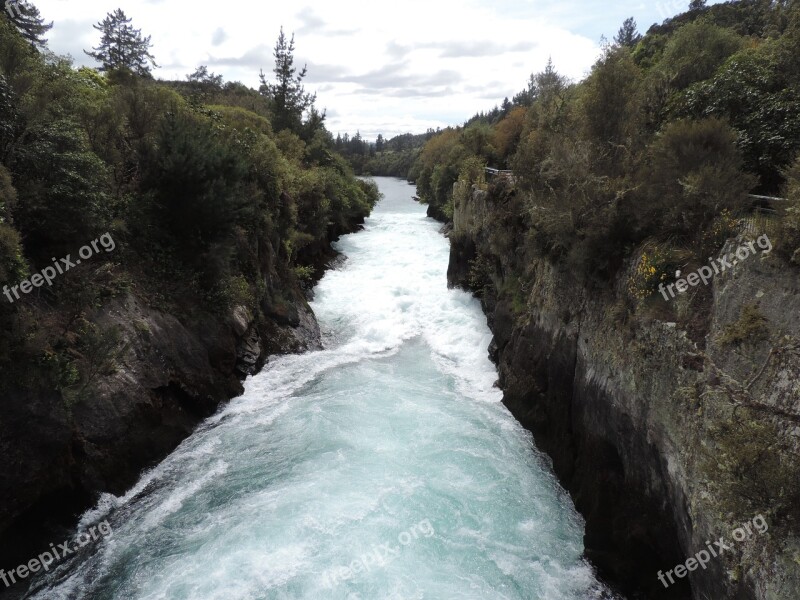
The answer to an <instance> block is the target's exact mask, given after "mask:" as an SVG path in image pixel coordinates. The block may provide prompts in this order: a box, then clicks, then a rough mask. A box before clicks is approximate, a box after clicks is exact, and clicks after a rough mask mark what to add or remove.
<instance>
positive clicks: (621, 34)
mask: <svg viewBox="0 0 800 600" xmlns="http://www.w3.org/2000/svg"><path fill="white" fill-rule="evenodd" d="M640 39H642V36H641V35H640V34H639V32H637V31H636V21H634V20H633V17H628V18H627V19H625V21H624V22H623V23H622V27H620V28H619V31H618V32H617V35H616V37H615V38H614V42H616V44H617V45H619V46H627V47H628V48H633V47H634V46H635V45H636V44H638V43H639V40H640Z"/></svg>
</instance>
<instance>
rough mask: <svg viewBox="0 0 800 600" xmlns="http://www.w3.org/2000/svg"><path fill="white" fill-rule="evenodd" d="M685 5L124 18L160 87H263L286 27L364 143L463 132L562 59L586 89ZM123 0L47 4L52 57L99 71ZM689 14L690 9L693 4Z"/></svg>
mask: <svg viewBox="0 0 800 600" xmlns="http://www.w3.org/2000/svg"><path fill="white" fill-rule="evenodd" d="M674 1H675V0H664V2H662V3H661V4H654V5H652V6H651V5H644V6H643V5H641V4H638V3H635V2H631V1H630V0H622V2H619V3H614V4H609V3H608V2H606V1H605V0H565V1H559V0H466V1H464V0H436V1H435V2H433V1H431V0H407V1H405V2H403V3H397V2H390V1H388V0H373V2H369V3H366V2H362V1H360V0H342V1H340V2H336V3H331V2H328V1H325V2H323V1H322V0H307V2H305V3H304V4H303V5H302V6H301V8H300V9H298V5H297V4H293V5H291V4H290V3H277V2H263V1H255V0H243V1H240V2H236V3H228V4H224V3H223V4H220V3H213V2H209V3H198V2H191V1H189V0H128V1H127V2H125V4H124V6H123V9H124V10H125V11H126V13H127V15H128V16H129V17H132V18H133V24H134V26H136V27H139V28H141V29H142V31H143V33H144V34H145V35H151V36H152V40H153V53H154V54H155V56H156V60H157V62H158V63H159V64H160V65H162V67H161V68H159V69H158V70H156V72H155V75H156V77H160V78H165V79H167V78H169V79H183V78H184V77H185V75H186V74H187V73H191V72H192V71H194V69H195V68H196V67H197V66H198V65H200V64H207V65H208V66H209V68H210V69H211V70H213V71H215V72H217V73H220V74H222V75H223V76H224V77H225V79H226V81H236V80H238V81H242V82H243V83H245V84H247V85H251V86H254V87H255V86H257V85H258V72H259V69H261V68H263V69H264V71H265V72H267V73H269V72H270V71H271V69H272V66H273V63H272V48H273V46H274V43H275V39H276V38H277V36H278V31H279V28H280V26H281V24H283V26H284V29H285V31H286V32H287V34H291V32H296V37H295V44H296V59H297V62H298V63H299V65H298V66H302V65H303V63H308V65H309V72H308V79H307V82H308V85H307V87H308V88H309V89H310V90H317V91H318V92H319V93H318V98H317V103H318V105H319V107H320V108H325V107H327V108H328V109H330V111H329V117H328V127H329V129H330V130H331V131H333V133H334V134H336V132H339V131H341V132H345V131H349V132H351V133H352V132H355V131H356V130H360V131H361V133H362V135H364V136H365V137H374V136H375V135H377V134H378V133H383V134H384V135H387V136H391V135H394V134H397V133H402V132H407V131H411V132H419V131H424V130H426V129H427V128H428V127H434V128H435V127H437V126H442V127H444V126H446V125H450V124H459V123H462V122H463V121H464V120H465V119H467V118H469V117H470V116H471V115H472V114H474V113H475V112H477V111H479V110H486V109H489V108H491V107H492V106H493V105H494V104H495V103H496V102H500V101H501V100H502V99H503V97H504V96H510V95H513V94H514V93H515V92H517V91H519V90H520V89H522V88H523V87H524V85H525V82H526V81H527V80H528V76H529V75H530V73H531V72H533V71H538V70H541V69H542V68H544V66H545V64H546V63H547V59H548V58H549V57H552V59H553V62H554V64H555V66H556V68H557V69H558V70H559V71H560V72H561V73H563V74H565V75H567V76H569V77H571V78H572V79H576V80H577V79H581V78H582V77H583V76H584V75H585V74H586V72H587V71H588V69H589V68H590V66H591V65H592V63H593V62H594V60H595V58H596V57H597V55H598V52H599V40H600V36H601V35H602V34H605V35H606V37H608V38H611V37H613V35H614V34H615V33H616V31H617V29H618V27H619V25H620V24H621V23H622V21H623V20H624V19H625V18H626V17H628V16H631V15H633V16H634V17H635V18H636V19H637V21H639V22H640V23H646V24H647V25H646V26H644V27H641V28H640V29H642V30H644V29H647V26H649V23H650V22H654V21H660V20H662V18H663V17H662V15H661V13H663V12H664V11H665V10H669V11H670V12H674V10H672V4H671V3H674ZM117 2H118V0H114V1H113V2H111V1H110V0H69V1H66V0H38V1H37V2H36V3H37V5H38V6H39V8H40V10H41V11H42V13H43V15H44V16H45V18H47V19H48V20H50V19H52V20H54V21H55V26H54V28H53V30H52V32H51V34H50V46H51V49H53V50H54V51H56V52H58V53H69V54H71V55H72V56H73V57H74V58H75V60H76V62H77V63H78V64H87V65H93V64H94V63H93V61H92V59H91V58H89V57H88V56H85V55H84V54H83V52H82V50H83V49H84V48H87V49H88V48H90V47H91V46H92V45H96V44H97V41H98V40H99V33H98V32H97V31H95V30H94V29H92V27H91V24H92V23H96V22H98V21H100V20H101V19H102V18H103V17H104V16H105V14H106V13H107V12H110V11H112V10H114V9H116V8H117V7H118V4H117ZM686 3H687V4H688V0H687V2H686Z"/></svg>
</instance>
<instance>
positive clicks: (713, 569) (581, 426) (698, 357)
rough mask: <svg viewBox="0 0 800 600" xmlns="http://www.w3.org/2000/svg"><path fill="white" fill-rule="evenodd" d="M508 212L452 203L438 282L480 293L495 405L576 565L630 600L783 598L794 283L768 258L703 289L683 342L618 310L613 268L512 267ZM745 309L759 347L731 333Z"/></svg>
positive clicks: (792, 453) (792, 557)
mask: <svg viewBox="0 0 800 600" xmlns="http://www.w3.org/2000/svg"><path fill="white" fill-rule="evenodd" d="M519 202H521V199H520V197H519V196H515V194H514V193H513V192H512V193H511V194H509V193H508V190H505V192H502V193H501V191H500V190H498V189H495V188H494V187H493V186H490V188H489V192H488V193H487V192H484V191H479V190H476V191H473V193H472V194H470V195H468V197H467V199H466V201H465V202H460V203H456V205H455V210H454V215H453V231H452V233H450V235H449V237H450V242H451V255H450V266H449V269H448V281H449V283H450V284H451V285H456V286H462V287H466V288H468V289H471V290H473V291H475V292H476V293H478V294H479V295H480V297H481V303H482V306H483V308H484V311H485V313H486V315H487V319H488V322H489V325H490V327H491V329H492V332H493V334H494V338H493V341H492V343H491V346H490V349H489V351H490V354H491V356H492V358H493V360H495V361H496V362H497V364H498V369H499V372H500V385H501V387H502V389H503V392H504V402H505V404H506V405H507V406H508V407H509V409H510V410H511V411H512V412H513V413H514V415H515V416H516V417H517V418H518V419H519V421H520V422H521V423H523V424H524V425H525V427H526V428H528V429H529V430H530V431H531V432H532V433H533V434H534V437H535V439H536V443H537V446H538V447H539V448H541V449H542V450H543V451H545V452H546V453H547V454H548V455H549V456H550V457H551V458H552V460H553V468H554V470H555V472H556V474H557V475H558V477H559V479H560V481H561V482H562V484H563V485H564V486H565V487H566V488H567V489H568V490H569V492H570V494H571V496H572V498H573V499H574V501H575V505H576V507H577V509H578V510H579V511H580V512H581V514H582V515H583V516H584V517H585V519H586V536H585V540H584V541H585V544H586V552H587V556H588V557H589V558H590V559H591V560H592V562H593V563H594V564H596V565H597V566H598V568H599V569H600V573H601V575H602V576H603V577H605V578H606V579H607V580H609V581H611V582H612V583H614V584H615V585H617V586H618V587H619V588H620V589H621V590H623V591H624V592H625V593H626V594H629V595H630V596H629V597H638V596H639V595H641V596H642V597H647V598H676V599H677V598H682V599H684V598H688V597H690V596H691V597H693V598H696V599H698V600H699V599H702V598H737V599H752V600H755V599H757V598H774V599H786V600H790V599H793V598H794V597H795V596H796V590H797V589H798V588H799V587H800V562H798V557H800V552H799V551H798V549H800V545H799V544H798V536H797V517H796V514H795V512H794V511H795V508H796V506H795V504H794V502H793V500H792V498H794V496H792V494H793V493H794V492H793V490H794V488H795V481H796V479H797V471H796V469H797V466H796V465H797V456H798V448H797V445H798V444H797V439H798V438H797V436H796V433H797V423H798V421H800V418H798V416H797V415H798V414H800V390H798V387H797V384H796V382H797V380H798V376H799V375H800V355H798V352H797V349H798V346H797V340H798V339H800V321H798V319H797V317H796V315H797V314H800V313H798V309H800V304H799V303H800V300H798V299H800V289H798V287H797V286H798V283H797V281H798V280H797V277H796V272H795V271H794V270H793V269H794V267H793V266H792V265H790V264H788V263H787V262H785V261H784V259H782V258H781V257H779V256H777V255H775V254H772V255H764V256H763V257H761V258H759V260H750V261H745V262H744V263H742V264H740V265H738V266H737V267H736V269H735V270H733V271H729V272H726V273H722V274H720V275H718V276H717V278H716V279H715V280H714V281H713V283H712V285H711V286H710V287H709V288H708V292H709V297H708V303H707V312H706V313H705V314H703V315H697V318H696V319H693V323H692V325H693V329H691V330H689V331H687V330H685V329H683V326H678V325H676V323H674V322H665V321H663V320H660V319H659V318H654V317H653V316H652V313H651V314H650V315H645V314H641V313H638V314H637V313H634V314H632V315H631V314H626V313H625V311H622V310H621V309H620V307H621V306H622V305H623V303H621V301H620V299H621V298H623V297H624V295H625V294H626V293H627V286H626V285H625V281H626V277H627V273H628V271H626V270H623V271H622V272H621V273H620V275H619V276H618V278H617V280H616V281H615V282H614V284H613V285H612V286H611V287H610V288H603V287H599V286H591V285H587V284H586V282H584V281H581V280H580V279H579V278H578V277H576V275H575V274H573V273H571V272H569V270H567V269H565V268H563V267H561V266H558V265H554V264H552V263H551V262H550V261H548V260H547V259H544V258H541V257H539V256H536V255H534V254H526V248H528V249H530V246H529V245H527V244H525V243H523V241H522V240H523V239H524V236H525V233H526V232H525V230H524V227H523V226H522V224H521V222H519V221H518V220H515V219H514V218H513V217H512V216H511V215H515V214H521V213H522V210H521V208H520V206H518V203H519ZM738 245H739V243H737V242H736V240H731V241H730V242H729V244H728V246H726V248H725V250H724V251H725V252H730V251H731V250H735V248H736V247H737V246H738ZM528 251H529V250H528ZM631 268H633V267H631ZM753 304H757V306H758V312H759V314H760V315H761V318H762V319H763V321H760V322H761V323H762V324H763V326H764V328H763V330H759V331H760V332H761V333H760V334H759V335H758V336H755V335H754V334H753V333H752V331H751V332H750V333H747V331H746V330H747V327H748V325H747V321H746V318H747V317H746V313H747V311H748V310H749V309H747V308H746V307H747V306H750V305H753ZM698 320H700V322H698ZM737 331H738V332H739V334H741V335H739V336H738V337H735V339H738V340H739V341H738V342H730V341H729V340H730V339H731V338H732V336H735V332H737ZM698 332H699V335H698ZM767 448H768V449H769V451H768V452H769V454H768V455H765V454H763V452H764V450H765V449H767ZM759 514H763V515H764V518H765V519H766V521H767V522H768V523H769V531H768V533H765V534H763V535H758V536H748V538H747V540H745V541H744V542H743V543H741V544H736V546H735V548H733V549H732V550H731V551H730V552H727V553H725V554H724V555H723V556H720V557H719V558H717V559H716V560H714V561H713V562H709V563H708V565H707V567H706V568H703V569H695V570H693V571H691V572H687V571H686V570H684V572H683V576H682V578H676V582H675V584H674V585H668V586H665V585H664V584H663V583H662V582H661V581H660V580H659V573H661V575H662V577H663V573H664V572H667V571H670V570H673V569H674V567H675V565H681V564H683V563H685V561H686V559H687V558H688V557H692V556H694V555H696V553H697V552H698V550H701V549H703V548H705V547H706V541H709V542H710V541H712V540H717V539H719V538H720V537H721V536H727V535H728V534H729V532H730V531H732V530H733V529H734V528H735V527H737V526H738V524H740V523H741V522H744V521H748V520H750V519H752V518H754V517H756V516H757V515H759ZM695 566H696V565H695ZM690 588H691V589H690Z"/></svg>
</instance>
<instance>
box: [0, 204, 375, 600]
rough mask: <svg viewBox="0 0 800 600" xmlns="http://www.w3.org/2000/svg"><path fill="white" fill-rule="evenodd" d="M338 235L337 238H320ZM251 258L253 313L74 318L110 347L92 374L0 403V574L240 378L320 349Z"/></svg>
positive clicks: (319, 252)
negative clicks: (258, 294) (255, 288)
mask: <svg viewBox="0 0 800 600" xmlns="http://www.w3.org/2000/svg"><path fill="white" fill-rule="evenodd" d="M360 221H361V222H363V218H362V219H360ZM359 226H360V224H359V223H352V224H351V227H350V231H355V230H356V229H357V228H358V227H359ZM340 233H346V231H335V232H333V233H332V234H331V236H330V238H333V237H335V236H338V235H339V234H340ZM330 242H331V239H328V240H322V241H321V242H320V243H319V244H315V245H314V246H313V247H311V246H309V247H308V248H306V252H308V253H309V260H311V261H312V262H313V263H314V264H316V265H317V266H318V267H322V266H323V265H324V264H325V263H326V261H327V260H330V259H331V258H332V257H334V256H335V254H336V253H335V252H334V251H333V250H332V248H331V245H330ZM262 250H263V252H262V260H261V271H260V273H258V274H257V276H258V277H260V278H262V281H263V285H262V289H264V290H265V291H264V294H263V297H262V299H261V301H260V302H259V305H258V308H257V310H255V311H253V310H252V309H248V308H247V307H245V306H235V307H234V308H233V309H232V310H230V311H229V313H228V314H227V315H214V314H211V313H208V312H204V311H202V310H198V307H197V306H184V307H183V308H184V310H176V309H175V307H172V308H171V309H165V308H163V307H161V308H156V307H154V306H153V305H151V304H150V303H148V302H147V301H146V300H145V299H143V297H142V296H141V295H140V294H139V293H137V292H136V291H130V292H128V293H126V294H124V295H122V296H119V297H117V298H114V299H112V300H110V301H109V302H107V303H105V304H103V305H101V306H98V307H96V308H94V309H92V311H91V312H90V313H88V314H86V315H84V316H85V318H86V320H87V321H88V322H89V323H90V324H91V325H92V326H93V327H95V328H96V329H97V330H98V331H101V332H110V331H113V332H115V337H114V340H113V344H111V345H109V346H108V347H106V348H104V349H102V352H101V355H99V356H97V357H94V360H96V369H95V371H96V376H95V377H93V378H92V380H91V383H90V384H89V385H87V387H86V389H84V390H81V393H80V394H79V395H78V396H77V397H69V398H68V397H65V396H64V395H63V394H62V393H60V392H58V391H55V390H54V391H52V392H51V393H42V392H41V391H38V392H34V391H32V390H34V389H36V386H33V385H32V386H30V387H29V388H27V387H26V388H24V389H23V388H22V387H16V388H13V389H12V390H11V392H10V393H9V394H8V395H7V396H6V397H5V398H4V399H3V401H4V408H3V410H2V411H0V455H2V456H3V457H4V465H3V469H2V470H0V478H2V479H1V480H0V535H2V540H3V544H2V546H1V547H0V566H2V567H9V568H13V567H14V566H16V565H17V564H23V563H25V562H27V560H28V559H30V558H31V557H34V556H36V555H37V554H38V553H39V552H41V551H42V550H43V549H45V548H47V546H48V544H49V543H50V542H53V543H56V542H58V541H60V540H63V539H68V538H69V536H71V528H72V527H73V526H74V522H75V519H76V517H77V516H78V515H79V514H80V513H81V512H82V511H83V510H85V509H87V508H89V507H90V506H91V505H92V504H93V503H94V502H95V501H96V499H97V496H98V494H99V493H101V492H110V493H114V494H120V493H123V492H124V491H126V490H127V489H128V488H129V487H130V486H131V485H132V484H133V483H134V482H135V481H136V480H137V478H138V477H139V475H140V474H141V472H142V470H143V469H145V468H147V467H149V466H152V465H154V464H156V463H157V462H159V461H160V460H161V459H163V458H164V457H165V456H166V455H167V454H169V453H170V452H171V451H172V450H173V449H174V448H175V447H176V446H177V445H178V444H179V443H180V442H181V441H182V440H183V439H184V438H186V437H187V436H188V435H189V434H191V432H192V431H193V429H194V428H195V426H196V425H197V424H198V423H199V422H200V421H201V420H203V419H204V418H206V417H208V416H209V415H211V414H212V413H213V412H214V411H215V410H216V409H217V408H218V406H219V405H220V403H222V402H224V401H226V400H228V399H230V398H232V397H235V396H237V395H239V394H241V393H242V391H243V387H242V381H243V379H244V377H246V376H247V375H249V374H253V373H255V372H256V371H258V370H259V369H260V368H261V367H262V366H263V365H264V363H265V361H266V360H267V358H268V357H269V355H272V354H282V353H289V352H299V351H304V350H308V349H315V348H319V347H320V345H321V342H320V332H319V327H318V325H317V322H316V319H315V317H314V314H313V312H312V311H311V309H310V307H309V305H308V303H307V302H306V299H305V295H304V293H303V291H302V290H301V289H300V288H299V287H298V283H297V281H296V280H295V278H294V277H293V276H291V275H290V274H289V272H288V271H287V270H286V269H285V268H282V267H280V266H279V265H277V264H276V263H277V258H276V253H275V251H274V250H273V249H272V248H271V247H270V248H263V249H262ZM322 272H323V269H321V268H318V269H317V276H318V277H319V276H321V275H322ZM43 318H44V317H43ZM17 587H19V586H17ZM6 592H7V593H10V594H14V593H19V592H20V590H16V591H15V589H9V590H5V589H4V587H3V586H0V595H2V594H4V593H6Z"/></svg>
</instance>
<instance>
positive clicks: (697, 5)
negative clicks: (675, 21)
mask: <svg viewBox="0 0 800 600" xmlns="http://www.w3.org/2000/svg"><path fill="white" fill-rule="evenodd" d="M705 7H706V0H692V1H691V2H689V10H700V9H701V8H705Z"/></svg>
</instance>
